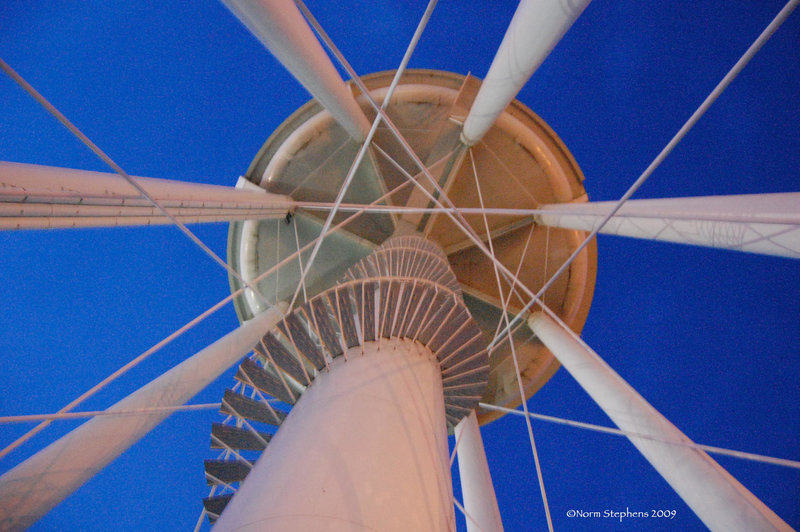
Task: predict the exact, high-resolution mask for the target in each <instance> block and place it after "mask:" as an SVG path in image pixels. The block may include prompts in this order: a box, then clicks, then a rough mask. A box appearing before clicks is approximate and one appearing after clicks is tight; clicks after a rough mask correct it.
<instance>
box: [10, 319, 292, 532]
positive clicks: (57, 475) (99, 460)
mask: <svg viewBox="0 0 800 532" xmlns="http://www.w3.org/2000/svg"><path fill="white" fill-rule="evenodd" d="M285 310H286V304H285V303H280V304H279V305H278V306H277V307H272V308H270V309H269V310H266V311H265V312H263V313H261V314H259V315H257V316H256V317H254V318H253V319H252V320H250V321H248V322H246V323H244V324H243V325H242V326H241V327H239V328H238V329H236V330H235V331H232V332H230V333H228V334H227V335H225V336H223V337H222V338H220V339H219V340H217V341H216V342H214V343H213V344H211V345H210V346H208V347H206V348H205V349H203V350H202V351H200V352H198V353H197V354H195V355H194V356H192V357H191V358H189V359H187V360H185V361H183V362H181V363H180V364H178V365H177V366H175V367H174V368H172V369H170V370H169V371H167V372H166V373H164V374H163V375H161V376H160V377H158V378H157V379H155V380H153V381H151V382H150V383H149V384H147V385H145V386H143V387H142V388H139V389H138V390H137V391H135V392H133V393H132V394H131V395H129V396H128V397H126V398H125V399H122V400H121V401H119V402H117V403H116V404H114V405H113V406H112V407H110V408H109V409H108V410H109V411H115V410H127V411H129V410H137V409H141V408H148V407H158V406H173V405H182V404H184V403H185V402H186V401H188V400H189V399H191V398H192V397H193V396H194V395H196V394H197V393H198V392H200V391H201V390H202V389H203V388H205V387H206V386H207V385H208V384H209V383H210V382H211V381H213V380H214V379H216V378H217V377H218V376H219V375H220V374H222V373H223V372H224V371H225V370H227V369H228V368H229V367H231V366H232V365H233V364H234V363H236V362H237V361H238V360H239V359H241V358H242V357H243V356H244V355H246V354H247V352H248V351H249V350H250V349H252V348H253V346H254V345H255V344H256V343H257V342H258V340H259V338H261V336H262V335H263V334H264V333H265V332H266V331H268V330H269V329H271V328H273V327H274V326H275V325H276V324H277V323H278V321H280V320H281V318H282V317H283V312H284V311H285ZM169 414H170V412H169V411H165V412H155V413H146V414H141V415H125V416H111V415H109V416H98V417H95V418H92V419H91V420H89V421H87V422H86V423H84V424H83V425H81V426H80V427H78V428H77V429H75V430H73V431H72V432H70V433H68V434H66V435H65V436H63V437H61V438H60V439H58V440H56V441H55V442H53V443H51V444H50V445H48V446H47V447H45V448H44V449H42V450H41V451H39V452H38V453H36V454H35V455H33V456H31V457H30V458H28V459H27V460H25V461H24V462H22V463H21V464H19V465H18V466H16V467H15V468H13V469H11V470H10V471H8V472H6V473H5V474H4V475H3V476H2V477H0V529H2V530H22V529H25V528H28V527H29V526H31V525H32V524H33V523H35V522H36V521H37V520H38V519H39V518H40V517H42V516H43V515H44V514H46V513H47V512H48V511H49V510H50V509H51V508H53V507H54V506H55V505H57V504H58V503H60V502H61V501H62V500H63V499H65V498H66V497H68V496H69V495H70V494H71V493H72V492H73V491H75V490H76V489H78V488H79V487H80V486H82V485H83V484H84V483H85V482H86V481H87V480H89V479H90V478H92V476H94V475H95V474H96V473H97V472H99V471H100V470H101V469H103V468H104V467H105V466H106V465H108V464H109V463H110V462H111V461H112V460H114V459H115V458H117V457H118V456H119V455H120V454H122V453H123V452H125V451H126V450H127V449H128V448H129V447H130V446H131V445H133V444H134V443H136V442H137V441H139V439H141V438H142V437H143V436H144V435H145V434H147V433H148V432H149V431H150V430H152V429H153V428H154V427H155V426H156V425H158V424H159V423H161V421H163V420H164V419H165V418H166V417H167V416H169Z"/></svg>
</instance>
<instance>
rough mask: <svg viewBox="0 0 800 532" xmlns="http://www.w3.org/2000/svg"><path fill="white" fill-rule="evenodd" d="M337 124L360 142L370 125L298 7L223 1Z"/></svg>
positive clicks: (282, 2)
mask: <svg viewBox="0 0 800 532" xmlns="http://www.w3.org/2000/svg"><path fill="white" fill-rule="evenodd" d="M223 2H224V3H225V5H226V6H227V7H228V9H230V10H231V12H233V14H234V15H236V18H238V19H239V20H240V21H241V22H242V24H244V25H245V26H246V27H247V29H248V30H250V32H251V33H252V34H253V35H255V36H256V37H257V38H258V40H259V41H261V43H262V44H263V45H264V46H266V47H267V49H268V50H269V51H270V52H271V53H272V55H274V56H275V57H276V58H277V59H278V61H280V62H281V63H282V64H283V66H284V67H286V69H287V70H288V71H289V72H291V74H292V75H293V76H294V77H295V78H296V79H297V81H299V82H300V83H301V84H302V85H303V86H304V87H305V88H306V90H308V92H310V93H311V94H312V95H313V96H314V97H315V98H316V99H317V100H319V102H320V103H321V104H322V106H323V107H325V109H327V110H328V111H329V112H330V113H331V114H332V115H333V117H334V118H335V119H336V121H337V122H339V124H341V125H342V127H344V129H345V130H347V132H348V133H349V134H350V136H351V137H353V138H354V139H355V140H357V141H358V142H362V141H363V140H364V139H365V138H366V136H367V132H368V131H369V127H370V124H369V122H368V121H367V118H366V117H365V116H364V112H363V111H362V110H361V108H360V107H359V106H358V104H357V103H356V101H355V98H354V97H353V94H352V93H351V92H350V90H349V89H348V88H347V86H346V85H345V84H344V82H343V81H342V78H341V76H339V73H338V72H337V71H336V68H335V67H334V66H333V63H331V61H330V59H329V58H328V56H327V54H326V53H325V50H323V48H322V45H321V44H320V43H319V41H318V40H317V38H316V36H315V35H314V32H313V31H311V28H310V27H309V25H308V23H307V22H306V20H305V19H304V18H303V15H302V14H301V13H300V10H299V9H297V6H296V5H295V4H294V2H292V1H288V0H223Z"/></svg>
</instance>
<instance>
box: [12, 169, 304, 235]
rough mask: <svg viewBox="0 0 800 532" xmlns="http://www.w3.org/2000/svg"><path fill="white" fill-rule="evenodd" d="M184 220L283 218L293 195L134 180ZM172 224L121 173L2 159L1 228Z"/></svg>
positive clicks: (173, 182)
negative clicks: (11, 161)
mask: <svg viewBox="0 0 800 532" xmlns="http://www.w3.org/2000/svg"><path fill="white" fill-rule="evenodd" d="M133 179H135V180H136V182H137V183H138V184H139V185H141V186H142V188H143V189H144V190H145V191H146V192H147V193H148V194H149V195H150V196H151V197H152V198H153V199H154V200H155V201H157V202H158V203H159V204H160V205H162V206H163V207H164V208H166V209H167V210H168V211H169V212H170V214H172V215H174V216H175V217H176V218H177V219H178V220H179V221H181V222H183V223H201V222H218V221H231V220H247V219H265V218H282V217H284V216H285V215H286V213H287V212H289V211H291V210H292V209H293V206H294V204H293V202H292V199H291V198H289V197H287V196H281V195H277V194H269V193H267V192H266V191H265V190H263V189H260V188H257V187H255V188H249V189H243V188H234V187H224V186H218V185H207V184H202V183H188V182H183V181H173V180H169V179H153V178H146V177H135V178H133ZM168 223H172V221H171V220H169V219H168V218H167V217H165V216H164V215H163V214H162V213H161V212H160V211H159V210H158V208H156V207H155V206H153V204H152V203H151V202H150V201H149V200H148V199H146V198H143V197H142V196H141V194H140V193H139V191H137V190H136V189H135V188H134V187H133V186H131V185H130V183H128V182H127V181H126V180H124V179H123V178H122V177H121V176H119V175H117V174H111V173H104V172H92V171H86V170H73V169H69V168H55V167H51V166H39V165H33V164H20V163H10V162H0V229H43V228H54V227H108V226H117V225H152V224H168Z"/></svg>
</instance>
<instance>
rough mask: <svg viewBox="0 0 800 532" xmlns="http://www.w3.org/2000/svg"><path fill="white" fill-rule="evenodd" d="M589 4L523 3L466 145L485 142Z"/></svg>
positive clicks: (473, 113) (471, 118)
mask: <svg viewBox="0 0 800 532" xmlns="http://www.w3.org/2000/svg"><path fill="white" fill-rule="evenodd" d="M589 2H590V0H522V2H520V4H519V6H518V7H517V11H516V13H514V18H512V19H511V23H510V24H509V25H508V30H506V34H505V36H504V37H503V42H502V43H501V44H500V48H498V50H497V54H495V56H494V60H493V61H492V65H491V67H489V72H488V73H487V74H486V79H484V80H483V84H482V85H481V88H480V91H478V95H477V96H476V97H475V101H474V102H473V104H472V108H471V109H470V111H469V115H467V119H466V121H465V122H464V130H463V131H462V133H461V141H462V142H463V143H464V144H466V145H468V146H473V145H475V144H477V143H478V142H479V141H480V140H481V138H483V135H484V134H485V133H486V132H487V131H488V130H489V128H490V127H492V124H494V122H495V120H497V117H498V116H500V113H502V112H503V110H504V109H505V108H506V106H508V104H509V103H511V100H513V99H514V98H515V97H516V95H517V93H518V92H519V91H520V89H521V88H522V86H523V85H525V83H526V82H527V81H528V79H529V78H530V77H531V75H532V74H533V72H534V71H535V70H536V69H537V68H539V65H541V64H542V62H543V61H544V60H545V59H546V58H547V56H548V55H550V51H551V50H552V49H553V48H554V47H555V45H556V44H558V41H560V40H561V37H563V36H564V34H565V33H566V32H567V30H568V29H569V28H570V27H571V26H572V23H573V22H575V20H576V19H577V18H578V17H579V16H580V14H581V13H582V12H583V10H584V9H585V8H586V6H587V5H589Z"/></svg>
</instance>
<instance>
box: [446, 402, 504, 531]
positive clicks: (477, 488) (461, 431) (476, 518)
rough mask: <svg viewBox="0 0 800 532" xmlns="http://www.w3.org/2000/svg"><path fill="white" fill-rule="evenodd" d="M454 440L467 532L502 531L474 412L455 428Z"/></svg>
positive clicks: (501, 522) (501, 523) (498, 510)
mask: <svg viewBox="0 0 800 532" xmlns="http://www.w3.org/2000/svg"><path fill="white" fill-rule="evenodd" d="M455 437H456V441H457V442H458V450H457V452H458V474H459V477H460V479H461V493H462V494H463V497H464V510H466V513H467V514H469V517H468V518H467V532H503V521H502V519H501V517H500V509H499V508H498V507H497V496H496V495H495V492H494V485H492V475H491V473H490V472H489V464H488V462H487V461H486V451H485V450H484V448H483V439H482V438H481V430H480V427H478V418H477V417H476V415H475V411H474V410H473V411H472V412H471V413H470V414H469V415H468V416H467V417H465V418H464V419H462V420H461V422H460V423H459V424H458V425H456V428H455Z"/></svg>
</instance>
